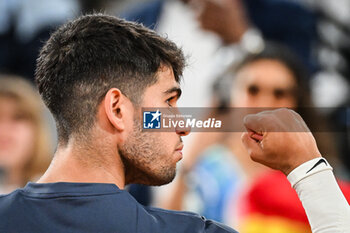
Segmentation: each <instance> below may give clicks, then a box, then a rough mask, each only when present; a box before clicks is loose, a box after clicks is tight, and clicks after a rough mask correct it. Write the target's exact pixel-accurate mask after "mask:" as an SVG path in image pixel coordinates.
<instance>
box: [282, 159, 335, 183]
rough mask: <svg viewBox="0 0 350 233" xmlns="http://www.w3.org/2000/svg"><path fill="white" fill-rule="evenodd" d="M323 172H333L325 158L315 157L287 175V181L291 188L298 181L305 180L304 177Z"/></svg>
mask: <svg viewBox="0 0 350 233" xmlns="http://www.w3.org/2000/svg"><path fill="white" fill-rule="evenodd" d="M325 170H333V168H332V167H331V165H330V164H329V163H328V161H327V160H326V159H325V158H323V157H317V158H314V159H311V160H309V161H306V162H304V163H303V164H301V165H299V166H298V167H296V168H295V169H293V170H292V171H291V172H290V173H289V174H288V175H287V179H288V180H289V182H290V183H291V185H292V187H294V186H295V185H296V184H297V183H298V182H299V181H301V180H303V179H305V178H306V177H309V176H311V175H313V174H315V173H318V172H321V171H325Z"/></svg>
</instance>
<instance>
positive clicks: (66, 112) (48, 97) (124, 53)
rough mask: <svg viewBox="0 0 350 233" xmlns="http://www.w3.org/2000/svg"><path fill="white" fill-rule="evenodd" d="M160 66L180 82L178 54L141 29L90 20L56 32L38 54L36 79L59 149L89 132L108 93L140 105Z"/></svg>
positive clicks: (108, 20) (115, 20) (96, 18)
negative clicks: (75, 136)
mask: <svg viewBox="0 0 350 233" xmlns="http://www.w3.org/2000/svg"><path fill="white" fill-rule="evenodd" d="M162 65H167V66H169V67H171V68H172V69H173V72H174V75H175V80H176V81H177V82H180V77H181V75H182V71H183V68H184V66H185V59H184V56H183V53H182V51H181V49H179V48H178V47H177V46H176V45H175V44H174V43H173V42H171V41H169V40H167V39H166V38H163V37H161V36H159V35H157V34H156V33H155V32H154V31H152V30H149V29H147V28H145V27H143V26H142V25H140V24H137V23H133V22H128V21H125V20H122V19H119V18H117V17H113V16H107V15H103V14H93V15H85V16H81V17H79V18H78V19H75V20H73V21H71V22H68V23H67V24H65V25H63V26H61V27H60V28H58V29H57V30H56V31H55V32H54V33H53V34H52V35H51V37H50V38H49V40H48V41H47V42H46V43H45V45H44V46H43V48H42V49H41V51H40V55H39V58H38V59H37V69H36V74H35V76H36V77H35V79H36V83H37V86H38V89H39V92H40V94H41V96H42V98H43V100H44V102H45V104H46V105H47V107H48V108H49V109H50V111H51V113H52V114H53V116H54V118H55V120H56V125H57V130H58V135H59V141H60V143H62V142H63V143H64V142H67V141H68V139H69V136H70V135H71V134H72V133H74V134H76V133H77V134H82V133H86V131H87V130H89V129H90V128H91V126H92V125H93V124H94V122H95V119H96V113H97V107H98V105H99V104H100V103H101V101H102V100H103V97H104V96H105V94H106V93H107V91H108V90H109V89H110V88H113V87H116V88H119V89H120V90H121V92H122V93H123V94H124V95H126V96H127V97H128V98H129V99H130V100H131V101H132V102H133V103H134V104H138V103H140V100H141V99H142V94H143V92H144V90H145V88H146V87H148V86H150V85H152V84H154V83H156V81H157V76H156V73H157V71H158V70H159V68H160V67H161V66H162Z"/></svg>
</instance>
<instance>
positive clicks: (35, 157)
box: [0, 76, 52, 193]
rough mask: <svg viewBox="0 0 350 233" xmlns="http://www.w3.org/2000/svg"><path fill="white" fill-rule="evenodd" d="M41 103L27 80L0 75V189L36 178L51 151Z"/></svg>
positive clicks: (6, 190) (20, 185)
mask: <svg viewBox="0 0 350 233" xmlns="http://www.w3.org/2000/svg"><path fill="white" fill-rule="evenodd" d="M43 107H44V105H43V104H42V102H41V99H40V96H39V94H38V93H37V92H36V91H35V89H34V87H33V86H31V85H30V84H29V83H28V82H27V81H25V80H23V79H21V78H18V77H13V76H0V169H1V170H2V176H1V180H0V193H7V192H10V191H12V190H14V189H16V188H18V187H22V186H24V185H25V184H26V183H27V182H28V181H35V180H36V179H37V178H39V177H40V176H41V175H42V173H43V172H44V171H45V170H46V169H47V167H48V165H49V163H50V160H51V153H52V143H51V140H50V139H51V137H50V134H49V133H48V125H47V124H45V122H47V121H46V119H45V118H44V115H43V114H44V112H43Z"/></svg>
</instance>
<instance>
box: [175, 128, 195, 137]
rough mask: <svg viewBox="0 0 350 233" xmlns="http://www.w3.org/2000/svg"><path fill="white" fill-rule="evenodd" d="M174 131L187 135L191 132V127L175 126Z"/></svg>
mask: <svg viewBox="0 0 350 233" xmlns="http://www.w3.org/2000/svg"><path fill="white" fill-rule="evenodd" d="M175 132H176V134H178V135H180V136H187V135H189V134H190V132H191V127H179V126H178V127H176V128H175Z"/></svg>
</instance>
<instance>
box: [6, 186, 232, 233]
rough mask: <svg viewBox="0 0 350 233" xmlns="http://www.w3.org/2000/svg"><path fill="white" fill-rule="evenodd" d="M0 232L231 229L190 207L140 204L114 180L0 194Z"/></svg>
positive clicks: (171, 232) (167, 232) (165, 232)
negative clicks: (185, 209) (179, 208)
mask: <svg viewBox="0 0 350 233" xmlns="http://www.w3.org/2000/svg"><path fill="white" fill-rule="evenodd" d="M0 232H1V233H32V232H33V233H41V232H45V233H48V232H50V233H60V232H65V233H70V232H72V233H73V232H74V233H89V232H91V233H92V232H93V233H107V232H109V233H112V232H113V233H182V232H186V233H199V232H203V233H214V232H217V233H227V232H236V231H234V230H232V229H230V228H228V227H226V226H224V225H222V224H220V223H217V222H214V221H211V220H206V219H205V218H203V217H201V216H199V215H197V214H194V213H190V212H178V211H169V210H162V209H157V208H150V207H144V206H142V205H141V204H139V203H138V202H137V201H136V200H135V199H134V198H133V197H132V196H131V195H130V194H129V193H128V192H127V191H124V190H120V189H119V188H118V187H117V186H116V185H114V184H100V183H47V184H38V183H28V184H27V185H26V186H25V187H24V188H22V189H17V190H16V191H14V192H12V193H10V194H7V195H2V196H0Z"/></svg>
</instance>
